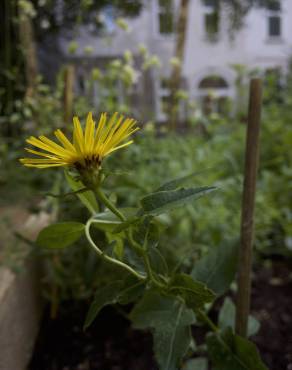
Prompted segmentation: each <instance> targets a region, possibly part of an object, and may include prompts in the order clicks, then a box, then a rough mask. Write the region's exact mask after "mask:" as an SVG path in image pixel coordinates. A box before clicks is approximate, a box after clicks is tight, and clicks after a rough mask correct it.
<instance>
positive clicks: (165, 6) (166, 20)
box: [157, 0, 174, 35]
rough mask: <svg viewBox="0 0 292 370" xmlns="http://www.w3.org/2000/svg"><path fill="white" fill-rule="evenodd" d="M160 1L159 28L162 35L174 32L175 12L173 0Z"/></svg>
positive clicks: (158, 0)
mask: <svg viewBox="0 0 292 370" xmlns="http://www.w3.org/2000/svg"><path fill="white" fill-rule="evenodd" d="M157 2H158V4H157V5H158V12H157V17H158V29H159V33H160V34H161V35H169V34H172V33H173V32H174V12H173V4H172V0H157Z"/></svg>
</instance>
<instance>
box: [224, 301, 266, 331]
mask: <svg viewBox="0 0 292 370" xmlns="http://www.w3.org/2000/svg"><path fill="white" fill-rule="evenodd" d="M234 324H235V305H234V303H233V302H232V300H231V299H230V298H229V297H226V298H225V300H224V303H223V306H222V307H221V310H220V312H219V317H218V325H219V327H220V329H221V330H225V329H227V328H231V329H232V330H233V331H234V329H235V328H234ZM259 328H260V323H259V322H258V320H257V319H256V318H254V317H253V316H251V315H250V316H249V319H248V329H247V335H248V336H249V337H250V336H252V335H255V334H256V333H257V332H258V331H259Z"/></svg>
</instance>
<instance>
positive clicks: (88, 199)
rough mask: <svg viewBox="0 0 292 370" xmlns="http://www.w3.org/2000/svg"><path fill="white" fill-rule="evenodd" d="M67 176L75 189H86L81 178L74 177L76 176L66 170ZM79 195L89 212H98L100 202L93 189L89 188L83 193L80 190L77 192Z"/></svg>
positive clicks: (70, 184) (76, 190) (71, 186)
mask: <svg viewBox="0 0 292 370" xmlns="http://www.w3.org/2000/svg"><path fill="white" fill-rule="evenodd" d="M65 177H66V180H67V182H68V184H69V186H70V188H71V189H72V190H73V191H75V192H78V191H80V190H81V189H84V185H83V184H82V182H81V181H80V180H76V179H74V177H73V176H71V175H70V174H69V172H68V171H65ZM77 196H78V198H79V199H80V201H81V202H82V203H83V204H84V205H85V207H86V208H87V209H88V210H89V212H91V213H92V214H94V213H96V212H98V204H97V202H96V198H95V196H94V194H93V192H92V191H90V190H88V191H85V192H82V193H81V192H80V193H77Z"/></svg>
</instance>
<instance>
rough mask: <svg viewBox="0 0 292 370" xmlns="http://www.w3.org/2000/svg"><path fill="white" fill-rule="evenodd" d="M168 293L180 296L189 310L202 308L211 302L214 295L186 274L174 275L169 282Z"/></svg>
mask: <svg viewBox="0 0 292 370" xmlns="http://www.w3.org/2000/svg"><path fill="white" fill-rule="evenodd" d="M169 292H170V293H172V294H175V295H180V296H181V297H182V298H183V299H184V300H185V302H186V305H187V306H188V307H189V308H191V309H194V310H195V309H199V308H202V307H203V306H204V305H205V304H206V303H209V302H212V300H213V299H214V298H215V294H214V293H213V292H212V291H211V290H210V289H208V288H207V287H206V285H204V284H203V283H201V282H199V281H195V280H194V279H193V278H192V277H191V276H189V275H186V274H176V275H174V277H173V279H172V280H171V282H170V287H169Z"/></svg>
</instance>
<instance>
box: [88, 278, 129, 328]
mask: <svg viewBox="0 0 292 370" xmlns="http://www.w3.org/2000/svg"><path fill="white" fill-rule="evenodd" d="M122 286H123V283H122V281H114V282H112V283H110V284H108V285H107V286H105V287H103V288H101V289H99V290H98V291H97V292H96V294H95V296H94V300H93V302H92V303H91V305H90V308H89V311H88V313H87V315H86V319H85V323H84V329H86V328H88V327H89V326H90V325H91V324H92V322H93V321H94V320H95V318H96V316H97V315H98V313H99V312H100V310H101V309H102V308H103V307H104V306H106V305H108V304H113V303H116V301H117V297H118V293H119V292H120V290H121V288H122Z"/></svg>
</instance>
